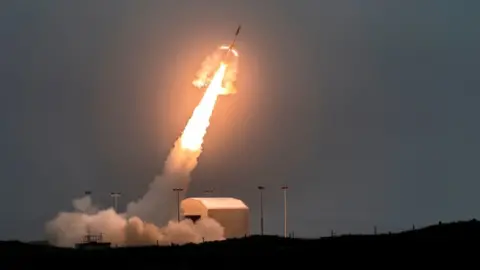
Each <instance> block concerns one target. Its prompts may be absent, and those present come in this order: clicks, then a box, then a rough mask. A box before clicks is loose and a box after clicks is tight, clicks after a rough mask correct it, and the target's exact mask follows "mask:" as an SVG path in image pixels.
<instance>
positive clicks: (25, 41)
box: [0, 0, 480, 240]
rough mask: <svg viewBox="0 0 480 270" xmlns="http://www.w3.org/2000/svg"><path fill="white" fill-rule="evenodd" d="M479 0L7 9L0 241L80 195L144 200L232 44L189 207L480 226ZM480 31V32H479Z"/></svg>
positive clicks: (332, 220) (352, 225)
mask: <svg viewBox="0 0 480 270" xmlns="http://www.w3.org/2000/svg"><path fill="white" fill-rule="evenodd" d="M479 8H480V2H479V3H477V2H475V1H466V0H465V1H461V0H459V1H447V0H435V1H434V0H430V1H421V2H419V1H413V0H412V1H410V0H407V1H393V0H392V1H385V0H377V1H374V0H370V1H354V0H342V1H338V0H331V1H316V0H310V1H308V0H303V1H302V0H296V1H290V0H262V1H259V0H237V1H233V0H230V1H228V0H227V1H226V0H223V1H220V0H202V1H198V0H190V1H186V0H183V1H182V0H171V1H167V0H165V1H154V0H141V1H130V0H104V1H94V0H86V1H73V0H70V1H62V0H57V1H53V0H43V1H26V0H23V1H20V0H15V1H13V0H12V1H2V2H1V3H0V41H1V42H0V110H1V111H0V112H1V116H2V118H1V119H2V121H1V125H0V146H1V148H0V149H1V151H0V213H2V215H1V217H0V219H1V220H0V239H14V238H16V239H22V240H29V239H40V238H42V237H43V232H44V223H45V222H46V221H47V220H49V219H51V218H53V217H54V215H55V214H56V213H57V212H58V211H60V210H69V209H71V208H72V206H71V200H72V199H73V198H76V197H79V196H81V195H82V194H83V192H84V191H85V190H91V191H92V192H93V197H94V200H95V201H96V202H97V203H98V204H100V205H103V206H109V205H110V204H111V201H110V198H109V195H108V194H109V193H110V192H111V191H120V192H122V193H124V196H123V197H122V199H121V203H120V205H121V207H122V208H123V207H124V206H125V204H126V203H127V202H128V201H130V200H132V199H136V198H138V197H140V196H142V195H143V194H144V192H145V191H146V189H147V187H148V183H149V182H150V181H151V180H152V179H153V176H154V175H155V174H156V173H159V172H160V171H161V169H162V166H163V161H164V160H165V158H166V156H167V154H168V152H169V150H170V148H171V147H172V145H173V142H174V141H175V139H176V138H177V137H178V135H179V134H180V132H181V130H182V129H183V127H184V125H185V123H186V121H187V120H188V118H189V116H190V114H191V112H192V111H193V109H194V107H195V105H196V104H197V103H198V101H199V99H200V98H201V95H202V92H201V91H200V90H198V89H195V88H193V86H192V85H191V82H192V80H193V78H194V75H195V72H196V71H197V69H198V68H199V67H200V63H201V61H202V60H203V59H204V57H205V56H206V55H208V54H209V53H211V52H212V51H213V49H214V48H215V47H216V46H218V45H219V44H221V43H226V42H228V41H229V40H230V39H231V38H233V34H234V32H235V29H236V27H237V24H239V23H241V24H242V26H243V28H242V32H241V34H240V37H239V40H238V49H239V51H240V53H241V59H240V70H239V76H238V77H239V79H238V88H239V90H238V93H237V94H235V95H232V96H223V97H221V98H220V100H219V103H218V106H217V108H216V110H215V112H214V115H213V118H212V121H211V122H212V125H211V127H210V129H209V130H208V134H207V137H206V139H205V144H204V153H203V155H202V156H201V158H200V163H199V166H198V167H197V169H196V170H195V171H194V173H193V176H192V177H193V183H192V186H191V189H190V190H189V195H191V196H194V195H201V194H202V191H203V190H204V189H209V188H215V190H216V195H218V196H234V197H238V198H240V199H243V200H244V201H245V202H246V203H247V204H248V205H249V206H250V208H251V223H252V230H253V232H258V230H259V223H258V218H259V217H258V215H259V211H258V210H259V194H258V191H257V190H256V186H258V185H265V186H266V188H267V189H266V191H265V231H266V233H278V234H280V233H282V232H283V227H282V226H283V197H282V193H281V190H280V186H281V185H282V184H288V185H289V186H290V187H291V188H290V190H289V226H290V228H289V231H295V234H296V235H301V236H321V235H326V234H328V233H329V232H330V230H331V229H334V230H336V231H338V232H339V233H349V232H351V233H366V232H371V231H372V230H373V229H372V227H373V226H374V225H377V227H378V230H379V231H385V230H400V229H406V228H410V227H411V226H412V224H416V225H417V226H420V225H426V224H430V223H434V222H438V221H439V220H443V221H450V220H457V219H470V218H473V217H478V216H479V214H480V196H478V190H479V189H480V182H479V179H480V173H479V169H478V161H479V157H478V155H479V151H480V141H479V138H480V128H479V125H478V123H479V122H478V116H479V115H480V106H479V104H480V93H479V85H480V76H479V75H478V70H479V68H480V67H479V61H480V54H479V52H478V48H479V46H480V33H479V32H480V30H479V28H478V24H479V23H480V21H479V19H478V16H477V15H478V10H479ZM476 17H477V18H476Z"/></svg>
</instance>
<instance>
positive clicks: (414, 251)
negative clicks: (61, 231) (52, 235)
mask: <svg viewBox="0 0 480 270" xmlns="http://www.w3.org/2000/svg"><path fill="white" fill-rule="evenodd" d="M477 240H480V222H478V221H476V220H472V221H464V222H455V223H447V224H441V223H439V224H436V225H433V226H428V227H425V228H421V229H418V230H411V231H406V232H401V233H392V234H379V235H344V236H335V237H325V238H321V239H288V238H287V239H286V238H282V237H277V236H251V237H247V238H243V239H233V240H228V241H221V242H210V243H203V244H199V245H194V244H190V245H184V246H168V247H157V246H155V247H137V248H116V249H110V250H98V251H79V250H73V249H61V248H55V247H49V246H45V245H40V244H38V243H34V244H27V243H21V242H16V241H9V242H0V268H1V269H12V267H13V268H15V269H17V268H24V267H26V266H32V267H36V268H38V267H40V266H42V267H43V264H45V266H47V267H49V266H50V267H51V266H54V265H57V264H58V265H59V266H61V267H62V266H63V267H69V268H72V267H82V266H83V267H85V266H90V267H93V266H94V265H92V263H99V265H98V266H100V267H102V266H107V265H108V266H109V267H113V266H116V267H117V266H122V267H135V269H142V268H149V269H151V268H152V267H155V268H162V267H164V268H165V267H175V269H195V268H199V267H202V268H204V267H206V266H208V268H209V269H221V268H223V269H224V268H239V267H241V268H245V267H250V268H256V267H260V265H265V263H268V265H270V266H269V267H268V268H272V267H273V264H275V265H279V266H282V264H283V263H288V264H289V265H292V267H294V266H295V265H297V266H300V265H301V267H302V268H304V267H306V264H307V263H308V265H319V264H322V265H323V264H325V263H328V262H332V263H335V265H336V266H339V265H350V264H351V263H352V262H353V263H355V264H356V265H357V266H358V265H359V264H363V263H367V262H368V265H370V266H371V263H372V262H374V263H375V264H378V265H379V266H382V268H383V267H388V268H390V267H391V266H392V263H393V265H396V264H401V263H402V262H403V263H405V262H406V261H412V262H413V261H415V262H418V260H422V261H424V260H425V259H427V258H428V260H431V261H430V262H429V264H430V266H432V263H433V264H438V263H440V262H442V261H444V260H449V259H452V256H453V257H455V256H456V254H462V255H466V253H465V252H460V250H461V249H462V248H465V247H474V244H475V243H476V242H477ZM471 251H473V250H470V252H471ZM442 254H445V255H446V254H448V257H446V256H444V255H442ZM473 254H474V253H472V255H473ZM380 256H381V258H383V260H379V259H378V258H379V257H380ZM389 258H395V261H391V259H389ZM470 258H474V256H473V257H470ZM467 259H468V258H467ZM385 260H389V261H388V262H389V263H388V264H385ZM461 262H466V261H465V260H462V261H461ZM312 263H313V264H312ZM2 264H3V265H2ZM257 264H258V266H256V265H257ZM329 265H330V264H329ZM2 266H3V267H2ZM457 266H458V265H457ZM275 267H276V266H275ZM288 268H291V267H288Z"/></svg>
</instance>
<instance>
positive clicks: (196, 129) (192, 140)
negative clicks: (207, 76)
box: [180, 63, 227, 151]
mask: <svg viewBox="0 0 480 270" xmlns="http://www.w3.org/2000/svg"><path fill="white" fill-rule="evenodd" d="M226 69H227V65H225V64H224V63H221V64H220V68H219V69H218V70H217V72H215V75H214V76H213V79H212V81H211V82H210V85H209V86H208V88H207V90H206V91H205V94H204V95H203V98H202V100H201V101H200V103H199V104H198V106H197V107H196V108H195V110H194V111H193V114H192V117H191V118H190V120H188V123H187V126H186V127H185V129H184V130H183V134H182V137H181V139H180V140H181V146H182V148H183V149H188V150H191V151H199V150H201V148H202V144H203V137H204V136H205V134H206V133H207V128H208V126H209V125H210V117H211V116H212V112H213V109H214V108H215V103H216V102H217V98H218V95H220V94H221V93H222V92H224V89H223V88H222V81H223V77H224V76H225V70H226Z"/></svg>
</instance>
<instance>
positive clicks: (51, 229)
mask: <svg viewBox="0 0 480 270" xmlns="http://www.w3.org/2000/svg"><path fill="white" fill-rule="evenodd" d="M80 200H82V201H83V202H88V201H90V197H89V196H86V197H84V198H81V199H80ZM88 207H90V208H91V209H93V207H92V205H88ZM76 210H77V211H76V212H70V213H67V212H62V213H60V214H58V216H57V217H56V218H55V219H54V220H52V221H50V222H48V223H47V226H46V230H47V235H48V236H49V239H48V240H49V241H50V243H52V244H54V245H56V246H60V247H73V246H74V245H75V243H78V242H80V241H81V240H82V239H83V237H84V236H85V235H87V234H97V235H98V234H102V236H103V241H107V242H110V243H112V244H113V245H116V246H142V245H170V244H172V243H174V244H186V243H200V242H203V241H215V240H222V239H223V227H222V226H221V225H220V224H218V223H217V222H216V221H215V220H213V219H210V218H204V219H201V220H199V221H197V222H196V223H193V222H192V221H191V220H189V219H185V220H182V221H180V222H179V223H178V222H176V221H169V222H168V223H167V224H166V225H165V226H163V227H157V226H155V225H154V224H152V223H148V222H144V221H142V220H141V219H140V218H138V217H130V218H125V215H119V214H117V213H116V212H115V210H113V208H109V209H106V210H100V211H97V212H95V213H86V212H83V210H82V209H76Z"/></svg>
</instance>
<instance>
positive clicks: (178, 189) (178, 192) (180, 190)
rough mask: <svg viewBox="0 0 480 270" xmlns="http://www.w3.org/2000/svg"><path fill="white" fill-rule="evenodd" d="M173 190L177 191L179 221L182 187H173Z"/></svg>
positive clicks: (178, 219)
mask: <svg viewBox="0 0 480 270" xmlns="http://www.w3.org/2000/svg"><path fill="white" fill-rule="evenodd" d="M173 191H175V192H177V221H178V222H180V192H182V191H183V188H174V189H173Z"/></svg>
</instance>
